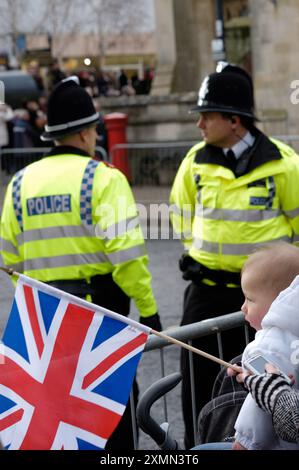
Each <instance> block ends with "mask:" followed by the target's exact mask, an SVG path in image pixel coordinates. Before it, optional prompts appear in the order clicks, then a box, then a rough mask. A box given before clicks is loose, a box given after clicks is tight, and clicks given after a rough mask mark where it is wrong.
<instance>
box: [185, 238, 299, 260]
mask: <svg viewBox="0 0 299 470" xmlns="http://www.w3.org/2000/svg"><path fill="white" fill-rule="evenodd" d="M279 241H285V242H288V243H291V242H292V239H291V238H289V237H287V236H284V237H280V238H276V239H275V240H265V241H263V242H260V243H239V244H238V243H221V244H219V243H216V242H208V241H205V240H201V239H199V238H195V239H194V241H193V247H194V248H195V249H197V250H202V251H206V252H207V253H214V254H219V252H221V253H222V254H223V255H236V256H238V255H249V254H250V253H252V252H253V251H254V250H256V249H257V248H259V247H261V246H263V245H265V244H266V243H273V242H279Z"/></svg>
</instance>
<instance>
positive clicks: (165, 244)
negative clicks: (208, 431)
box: [0, 240, 185, 450]
mask: <svg viewBox="0 0 299 470" xmlns="http://www.w3.org/2000/svg"><path fill="white" fill-rule="evenodd" d="M147 246H148V251H149V255H150V270H151V272H152V275H153V289H154V292H155V295H156V298H157V302H158V307H159V313H160V316H161V319H162V322H163V327H164V328H168V327H170V326H172V325H178V324H179V321H180V317H181V305H182V296H183V290H184V288H185V283H184V281H183V280H182V279H181V276H180V273H179V271H178V267H177V260H178V258H179V256H180V253H181V245H180V243H179V242H178V241H166V240H160V241H156V240H155V241H148V242H147ZM13 295H14V288H13V286H12V284H11V282H10V279H9V278H8V276H7V275H6V274H4V273H2V272H1V271H0V306H1V313H0V329H1V332H2V331H3V327H4V325H5V322H6V319H7V316H8V314H9V311H10V307H11V303H12V299H13ZM131 316H132V318H135V319H138V315H137V312H136V309H135V308H134V307H133V308H132V314H131ZM164 356H165V371H166V374H170V373H172V372H176V371H178V370H179V348H178V347H176V346H173V347H172V346H171V347H168V348H166V349H165V353H164ZM137 376H138V382H139V386H140V392H141V393H142V392H144V391H145V390H146V389H147V388H148V387H149V386H150V385H151V384H152V383H153V382H155V381H156V380H158V379H159V378H160V377H161V370H160V352H159V351H151V352H148V353H144V355H143V357H142V359H141V363H140V365H139V368H138V374H137ZM167 401H168V414H169V416H168V419H169V422H170V424H171V427H172V430H173V435H174V437H175V438H176V439H178V440H179V441H180V442H181V445H182V437H183V426H182V418H181V407H180V386H178V387H177V389H176V390H174V391H172V392H170V394H169V397H168V400H167ZM153 417H155V418H157V420H158V421H159V422H163V421H164V416H163V402H162V400H160V401H159V402H157V404H156V405H155V406H154V408H153ZM139 447H140V449H145V450H149V449H156V448H157V446H156V445H155V444H154V443H153V441H152V440H151V439H150V438H149V437H148V436H146V435H145V434H144V433H142V432H141V433H140V442H139Z"/></svg>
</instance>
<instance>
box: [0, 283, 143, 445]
mask: <svg viewBox="0 0 299 470" xmlns="http://www.w3.org/2000/svg"><path fill="white" fill-rule="evenodd" d="M149 331H150V329H149V328H147V327H146V326H143V325H140V324H139V323H137V322H134V321H133V320H130V319H127V318H125V317H123V316H121V315H118V314H116V313H114V312H110V311H108V310H105V309H102V308H101V307H97V306H95V305H93V304H90V303H88V302H86V301H84V300H80V299H78V298H77V297H74V296H71V295H69V294H66V293H64V292H61V291H59V290H57V289H55V288H53V287H50V286H47V285H45V284H43V283H41V282H38V281H35V280H33V279H30V278H27V277H25V276H20V278H19V280H18V283H17V287H16V293H15V298H14V302H13V306H12V310H11V313H10V316H9V319H8V322H7V326H6V329H5V331H4V335H3V347H2V352H3V354H1V355H0V437H1V441H2V444H3V445H4V446H5V447H6V448H8V449H11V450H15V449H24V450H25V449H30V450H49V449H55V450H58V449H73V450H75V449H77V450H81V449H95V450H96V449H104V448H105V445H106V442H107V440H108V439H109V436H110V435H111V434H112V432H113V431H114V429H115V428H116V426H117V425H118V423H119V421H120V419H121V417H122V414H123V412H124V410H125V407H126V404H127V401H128V398H129V394H130V391H131V387H132V384H133V379H134V376H135V373H136V368H137V366H138V362H139V360H140V357H141V354H142V351H143V349H144V345H145V342H146V340H147V336H148V334H149Z"/></svg>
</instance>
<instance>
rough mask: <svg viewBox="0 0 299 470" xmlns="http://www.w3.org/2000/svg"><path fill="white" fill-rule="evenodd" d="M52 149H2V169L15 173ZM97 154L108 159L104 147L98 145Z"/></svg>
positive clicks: (0, 153)
mask: <svg viewBox="0 0 299 470" xmlns="http://www.w3.org/2000/svg"><path fill="white" fill-rule="evenodd" d="M50 150H51V147H40V148H36V147H34V148H8V149H0V159H1V170H2V171H5V172H6V173H8V174H14V173H15V172H16V171H18V170H21V169H22V168H24V167H25V166H26V165H29V164H30V163H33V162H35V161H37V160H40V159H41V158H42V157H43V156H44V155H45V154H47V153H48V152H49V151H50ZM95 155H96V157H97V158H99V159H100V160H104V161H108V156H107V152H106V150H105V149H104V148H103V147H96V153H95Z"/></svg>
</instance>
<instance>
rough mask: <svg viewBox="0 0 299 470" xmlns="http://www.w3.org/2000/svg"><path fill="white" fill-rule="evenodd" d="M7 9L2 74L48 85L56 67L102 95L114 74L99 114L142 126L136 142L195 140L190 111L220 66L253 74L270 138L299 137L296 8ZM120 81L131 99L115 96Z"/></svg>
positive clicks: (28, 1) (173, 4)
mask: <svg viewBox="0 0 299 470" xmlns="http://www.w3.org/2000/svg"><path fill="white" fill-rule="evenodd" d="M0 9H1V16H0V31H1V33H0V68H1V67H2V68H8V67H13V68H16V67H21V68H22V69H26V70H27V71H29V72H30V73H32V74H33V75H34V74H35V76H36V77H37V76H38V75H39V74H40V75H41V77H42V78H46V77H47V74H48V73H49V70H50V69H51V67H54V69H55V67H56V68H59V69H61V70H62V71H63V73H64V74H65V75H68V74H70V73H73V72H75V73H78V74H79V73H81V78H82V83H83V81H84V80H85V79H86V73H89V72H90V73H92V74H96V75H97V76H100V80H102V79H103V80H104V81H103V84H104V85H103V90H105V86H106V85H105V80H106V79H107V74H108V81H109V83H110V84H109V93H108V94H107V93H106V92H105V91H104V92H103V93H102V92H101V93H100V95H102V96H103V98H101V106H102V108H103V110H107V111H111V110H112V111H113V110H116V109H117V110H123V111H125V112H127V113H129V115H132V118H131V120H130V123H131V124H132V123H134V122H135V121H136V122H137V121H139V124H140V126H139V130H138V134H137V129H135V130H136V132H135V131H134V132H133V130H132V134H131V138H132V139H134V140H136V139H137V140H143V139H144V138H145V136H148V138H151V139H158V140H160V139H162V140H168V139H173V140H177V139H180V138H182V136H185V137H186V138H187V139H195V138H196V137H197V130H196V129H195V126H194V118H193V117H190V116H188V114H187V111H188V109H189V106H190V103H191V104H192V103H193V102H195V101H196V95H197V90H198V87H199V84H200V82H201V80H202V79H203V77H204V76H205V75H206V74H208V73H210V72H212V71H213V70H214V69H215V63H216V61H217V60H218V59H221V58H223V59H226V60H228V61H231V62H233V63H236V64H238V65H240V66H242V67H244V68H245V69H246V70H247V71H248V72H249V73H251V74H252V76H253V80H254V84H255V91H256V93H255V94H256V106H257V112H258V115H259V116H260V117H261V119H262V127H263V128H264V130H265V131H266V132H270V133H272V134H299V120H298V112H297V106H296V105H295V104H293V103H292V102H291V99H290V97H291V95H292V92H294V90H293V89H292V88H291V86H292V83H293V82H294V81H295V80H296V79H297V78H299V76H298V75H299V72H298V70H297V63H298V59H299V57H298V55H299V52H298V47H297V43H298V41H297V38H298V34H299V33H298V27H297V26H298V20H297V18H298V17H299V2H298V0H184V1H182V0H130V1H120V0H47V1H44V0H34V1H33V0H0ZM220 13H221V15H220ZM220 17H221V21H223V23H222V25H223V30H222V32H221V31H219V25H220V29H221V24H220V23H219V20H220ZM222 40H223V44H222V46H221V41H222ZM37 69H38V72H37ZM84 74H85V75H84ZM103 74H104V78H103ZM121 76H122V79H121V80H123V81H122V84H121V85H120V88H122V90H123V91H125V92H124V93H114V92H113V90H117V91H119V90H120V88H119V84H118V83H116V81H117V80H118V79H119V78H120V77H121ZM37 79H38V78H37ZM126 80H127V81H126ZM144 80H146V83H141V85H140V82H143V81H144ZM294 86H295V85H294ZM45 87H46V88H47V87H48V83H47V81H46V84H45ZM149 92H150V96H148V97H147V99H146V100H145V99H143V98H142V96H135V95H148V94H149ZM107 95H108V96H107ZM114 95H115V96H120V95H121V99H118V100H117V102H114V101H113V98H114ZM123 95H124V96H123ZM134 100H135V101H134ZM134 103H135V104H136V106H135V107H134ZM157 106H159V111H158V112H157ZM157 119H158V120H159V119H160V120H161V121H162V127H161V128H160V129H157V128H155V122H156V121H157ZM157 122H158V121H157ZM146 126H148V127H146ZM163 126H164V127H163ZM149 127H151V132H150V133H148V130H149Z"/></svg>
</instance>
